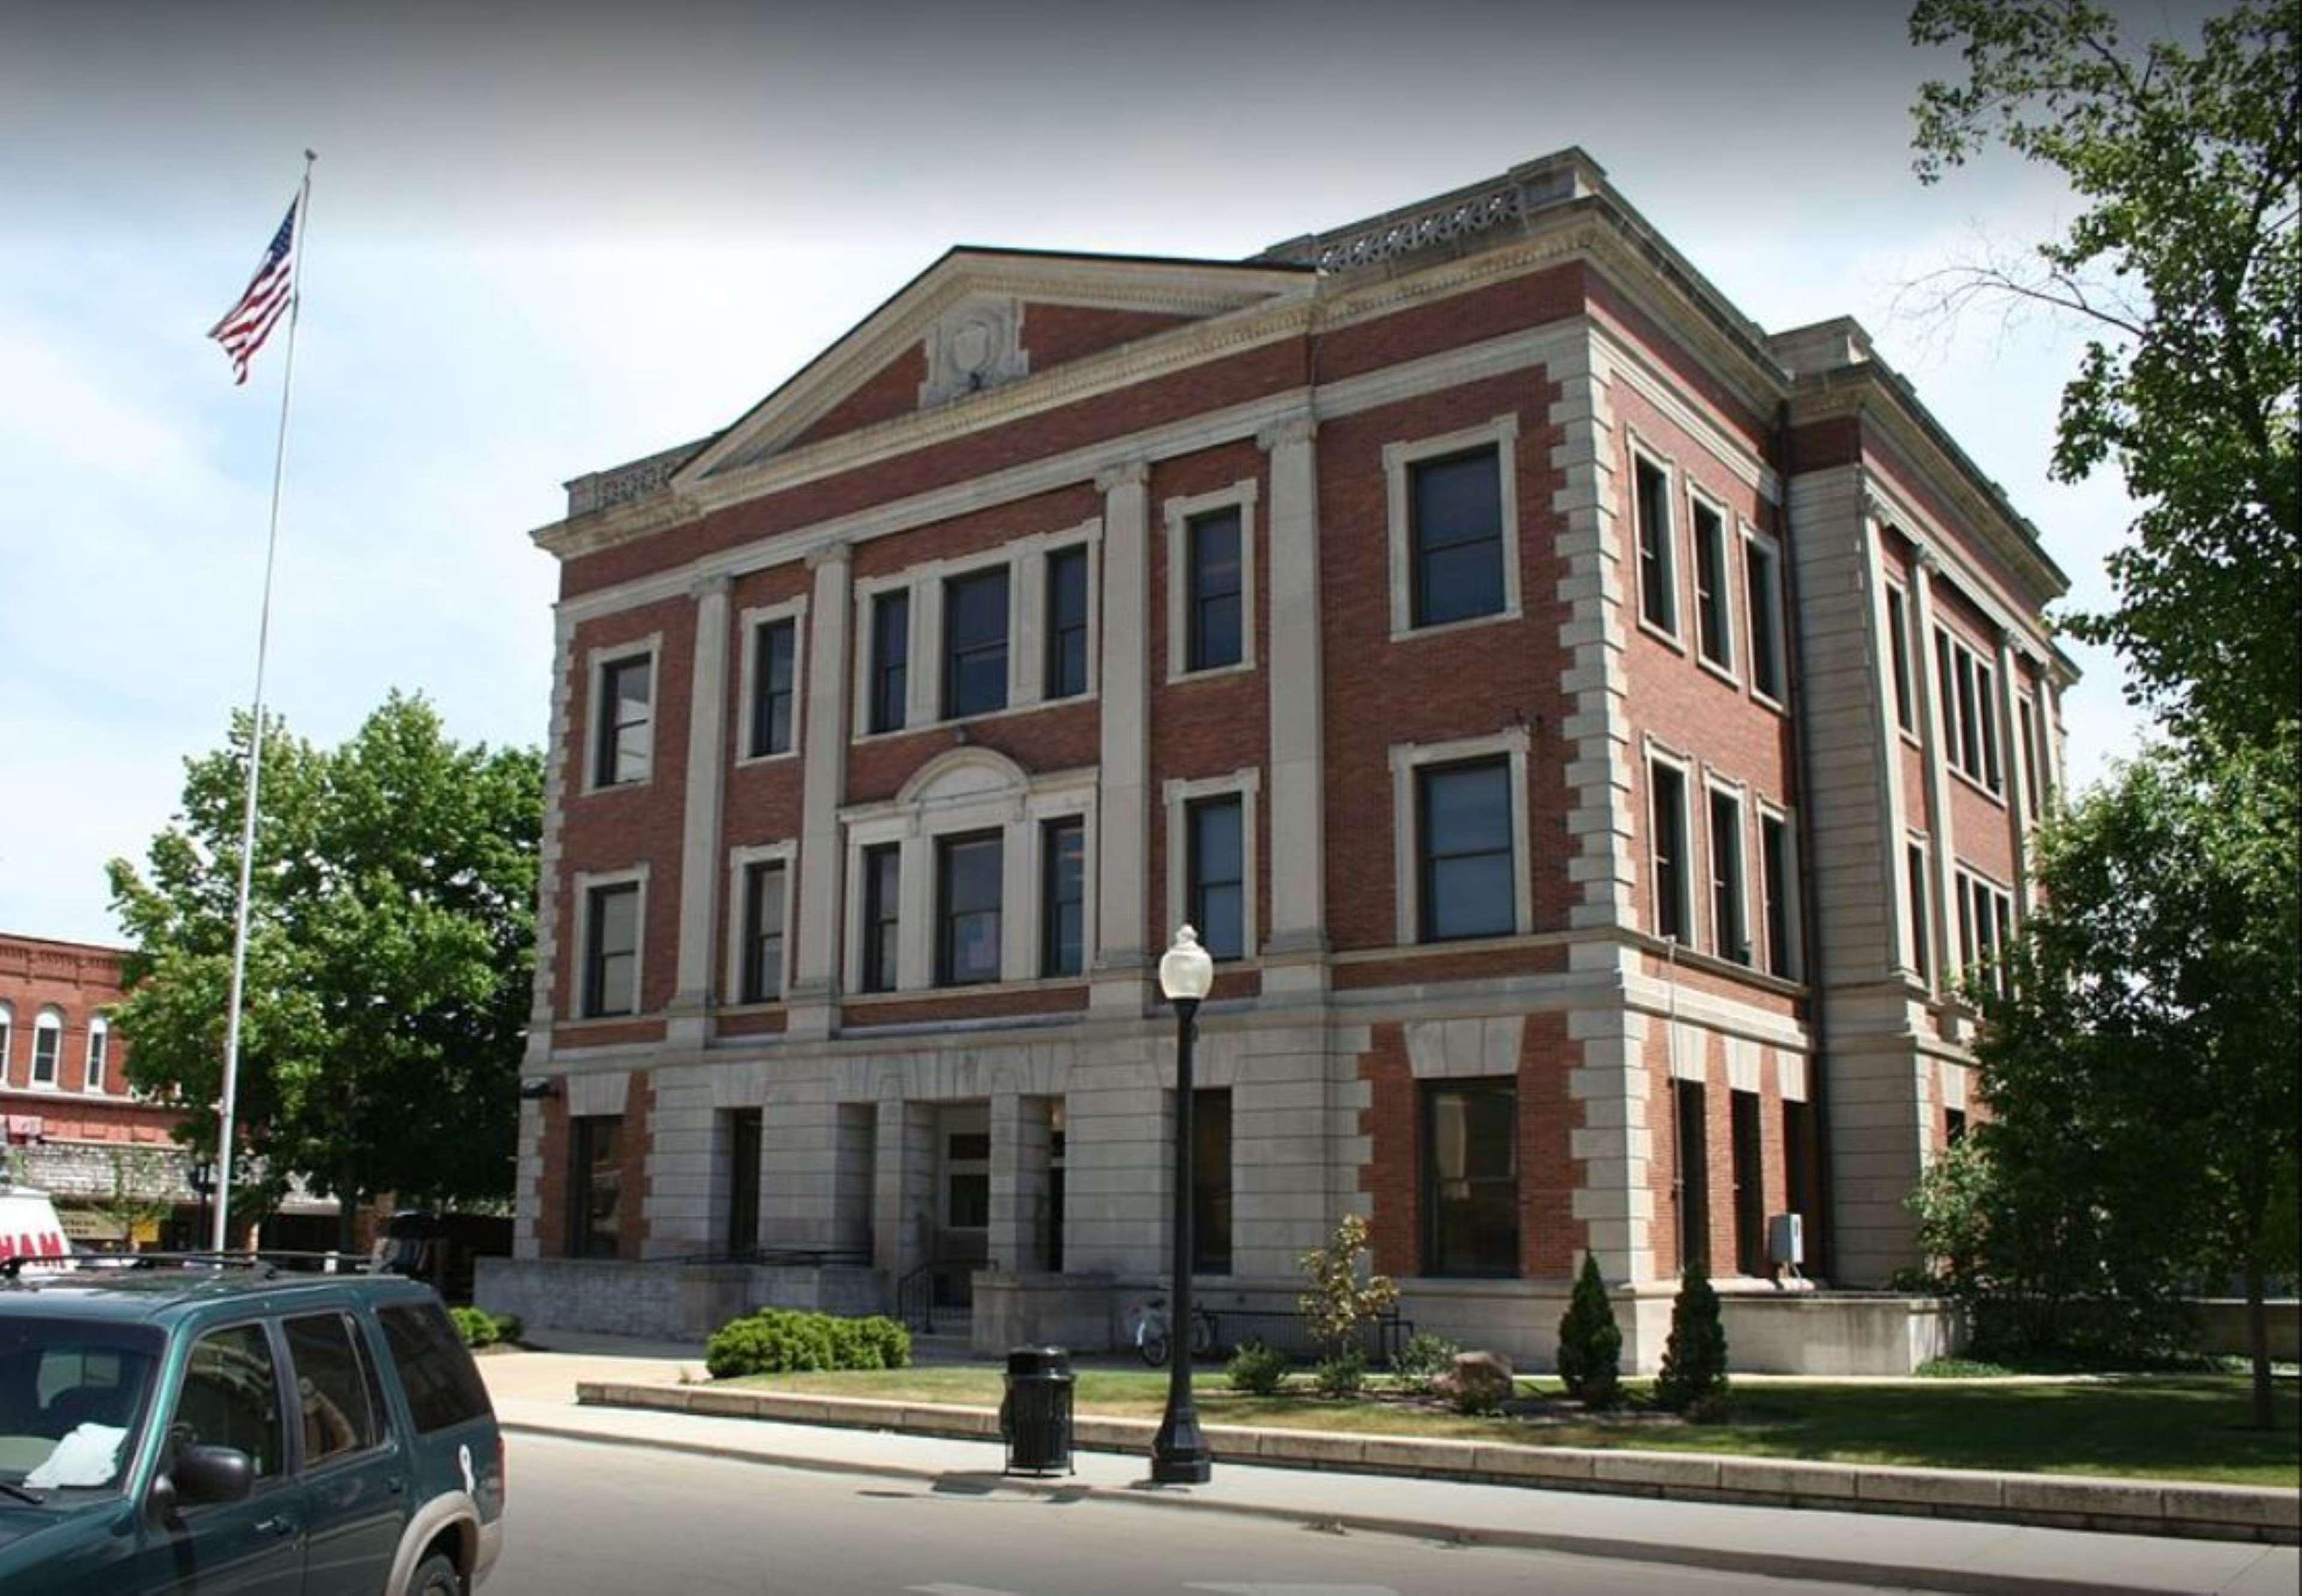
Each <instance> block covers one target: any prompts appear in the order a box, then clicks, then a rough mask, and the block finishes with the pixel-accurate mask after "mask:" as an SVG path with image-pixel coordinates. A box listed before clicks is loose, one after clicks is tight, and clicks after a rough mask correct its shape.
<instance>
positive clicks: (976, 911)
mask: <svg viewBox="0 0 2302 1596" xmlns="http://www.w3.org/2000/svg"><path fill="white" fill-rule="evenodd" d="M1002 853H1003V850H1002V848H1001V845H1000V837H999V833H997V832H996V831H987V832H982V833H979V834H977V835H974V836H946V837H939V838H937V841H936V984H937V986H939V987H968V986H974V985H978V984H979V983H981V982H984V981H996V980H997V979H999V887H1000V872H1001V870H1002V869H1003V868H1004V866H1003V863H1002Z"/></svg>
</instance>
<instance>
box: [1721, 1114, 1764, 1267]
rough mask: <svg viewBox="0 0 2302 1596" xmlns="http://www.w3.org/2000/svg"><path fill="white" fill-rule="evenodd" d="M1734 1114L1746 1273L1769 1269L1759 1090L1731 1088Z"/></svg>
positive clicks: (1740, 1260) (1738, 1238)
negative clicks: (1740, 1090) (1733, 1089)
mask: <svg viewBox="0 0 2302 1596" xmlns="http://www.w3.org/2000/svg"><path fill="white" fill-rule="evenodd" d="M1727 1110H1728V1112H1729V1113H1731V1114H1732V1115H1733V1117H1734V1124H1733V1126H1732V1130H1733V1133H1734V1154H1735V1271H1736V1272H1737V1273H1742V1274H1764V1273H1766V1272H1767V1184H1766V1169H1765V1163H1764V1158H1763V1155H1762V1154H1761V1153H1760V1147H1759V1094H1758V1093H1756V1092H1730V1093H1728V1094H1727Z"/></svg>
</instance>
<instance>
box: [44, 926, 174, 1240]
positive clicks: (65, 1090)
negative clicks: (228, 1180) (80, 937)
mask: <svg viewBox="0 0 2302 1596" xmlns="http://www.w3.org/2000/svg"><path fill="white" fill-rule="evenodd" d="M122 957H123V954H122V952H121V950H120V949H118V948H110V947H99V946H95V945H90V944H87V943H80V942H52V941H49V940H47V939H46V938H43V937H18V936H13V935H9V934H6V933H0V1139H4V1141H5V1144H6V1148H7V1156H8V1160H9V1164H8V1168H9V1172H11V1173H12V1175H13V1178H15V1179H17V1180H21V1182H22V1183H24V1184H26V1185H28V1186H32V1187H35V1188H38V1189H40V1190H43V1191H46V1192H47V1193H49V1195H50V1196H52V1197H54V1198H55V1204H56V1209H57V1213H58V1214H59V1215H60V1216H61V1217H62V1218H63V1221H64V1227H65V1230H66V1231H68V1232H69V1233H71V1235H72V1236H74V1237H75V1238H76V1239H79V1240H80V1241H81V1242H83V1243H88V1242H97V1243H104V1244H110V1243H116V1242H121V1241H124V1240H126V1239H127V1238H126V1237H125V1236H124V1235H122V1234H120V1233H119V1231H120V1229H121V1227H120V1225H119V1223H118V1222H117V1221H116V1219H113V1218H111V1217H109V1216H107V1215H105V1214H100V1213H98V1212H97V1205H102V1204H104V1203H105V1202H106V1201H107V1200H109V1199H111V1198H113V1197H114V1195H115V1193H116V1192H118V1191H121V1190H123V1189H124V1190H126V1191H128V1192H129V1193H130V1194H131V1195H133V1196H135V1197H148V1198H152V1199H155V1200H159V1201H166V1202H172V1203H181V1204H189V1203H190V1202H191V1201H192V1200H193V1198H192V1193H191V1189H190V1186H189V1180H188V1165H187V1164H186V1163H185V1161H184V1155H183V1154H182V1153H181V1151H180V1150H179V1149H178V1147H176V1145H175V1143H174V1142H173V1141H172V1139H171V1138H170V1137H169V1129H170V1127H172V1125H173V1124H174V1123H175V1122H176V1120H177V1117H178V1116H177V1115H176V1114H175V1113H173V1112H172V1111H171V1110H168V1109H164V1108H161V1107H159V1106H157V1105H153V1104H149V1103H145V1102H141V1101H139V1100H138V1098H137V1097H136V1096H134V1095H133V1094H132V1093H131V1092H130V1090H129V1088H128V1044H127V1040H126V1038H124V1037H122V1036H121V1035H120V1033H119V1032H118V1031H117V1030H116V1029H113V1025H112V1021H111V1018H110V1012H111V1009H112V1006H113V1004H116V1003H118V1002H119V1001H120V995H121V994H120V961H121V959H122ZM145 1239H146V1240H147V1241H148V1240H152V1239H157V1238H156V1236H147V1237H146V1238H145Z"/></svg>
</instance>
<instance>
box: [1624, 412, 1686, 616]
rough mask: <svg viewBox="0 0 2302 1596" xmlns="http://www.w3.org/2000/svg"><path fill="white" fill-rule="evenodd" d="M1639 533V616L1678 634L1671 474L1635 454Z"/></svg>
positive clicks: (1635, 498)
mask: <svg viewBox="0 0 2302 1596" xmlns="http://www.w3.org/2000/svg"><path fill="white" fill-rule="evenodd" d="M1633 461H1634V464H1633V466H1632V474H1633V475H1634V477H1635V478H1636V479H1637V481H1636V484H1635V491H1634V501H1635V502H1634V508H1635V510H1636V512H1637V515H1638V522H1639V525H1638V533H1639V616H1640V618H1642V620H1644V621H1646V622H1647V623H1648V624H1649V625H1650V626H1660V627H1661V628H1662V629H1663V630H1664V631H1666V632H1668V633H1669V634H1671V635H1672V636H1674V637H1676V635H1677V634H1678V573H1677V570H1676V567H1675V564H1674V562H1673V560H1672V559H1671V548H1670V474H1669V473H1668V472H1667V471H1665V470H1664V469H1663V468H1662V467H1661V466H1658V465H1656V464H1654V463H1653V462H1652V461H1651V460H1646V459H1642V458H1638V457H1636V456H1634V457H1633Z"/></svg>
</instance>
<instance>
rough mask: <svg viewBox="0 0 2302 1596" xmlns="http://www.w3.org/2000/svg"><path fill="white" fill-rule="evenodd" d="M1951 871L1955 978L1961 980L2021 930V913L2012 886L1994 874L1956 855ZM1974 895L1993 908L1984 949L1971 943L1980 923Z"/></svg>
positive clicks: (1977, 941) (2002, 979)
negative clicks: (1955, 927) (1955, 929)
mask: <svg viewBox="0 0 2302 1596" xmlns="http://www.w3.org/2000/svg"><path fill="white" fill-rule="evenodd" d="M1951 874H1952V877H1953V890H1954V891H1955V892H1956V894H1957V895H1958V899H1959V902H1958V903H1957V904H1956V905H1955V908H1956V909H1957V911H1958V913H1957V915H1956V919H1957V921H1958V952H1959V960H1958V979H1961V980H1964V979H1966V978H1967V976H1968V975H1969V973H1970V971H1971V970H1973V968H1974V966H1975V965H1976V964H1977V963H1979V962H1980V961H1981V960H1982V959H1983V958H1984V957H1986V956H1992V957H1995V955H1997V954H1998V953H2002V952H2004V949H2005V946H2006V945H2007V944H2008V943H2009V942H2011V941H2012V940H2013V938H2014V937H2016V936H2018V935H2019V934H2020V933H2021V929H2022V916H2021V912H2020V908H2019V900H2018V899H2017V898H2016V897H2015V895H2014V889H2013V888H2012V887H2011V886H2007V885H2006V884H2005V883H2004V882H2002V881H2000V880H1999V879H1998V878H1996V877H1995V876H1992V875H1990V874H1988V873H1987V872H1986V871H1984V870H1982V869H1979V868H1978V867H1977V866H1975V865H1972V864H1970V863H1968V862H1967V861H1965V860H1963V859H1956V858H1953V861H1951ZM1977 899H1983V900H1986V902H1987V907H1988V908H1989V909H1991V910H1992V911H1993V914H1992V918H1991V921H1990V945H1989V947H1988V948H1987V950H1985V949H1981V948H1979V947H1978V946H1976V944H1977V943H1979V941H1980V940H1981V938H1980V937H1977V936H1976V935H1975V930H1976V928H1977V927H1978V926H1979V924H1980V916H1979V915H1978V914H1977V913H1976V912H1975V909H1976V903H1975V900H1977ZM2001 909H2003V910H2004V915H2003V917H2002V916H2001V915H1999V914H1998V913H1997V911H2000V910H2001ZM2001 918H2003V919H2004V926H2005V928H2004V931H2003V932H2002V931H2001V930H2000V928H1999V921H2000V920H2001ZM1995 979H1998V980H2000V981H2004V979H2005V978H2004V975H2000V976H1998V977H1997V978H1995Z"/></svg>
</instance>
